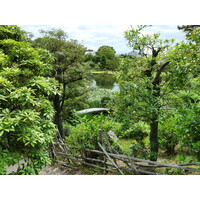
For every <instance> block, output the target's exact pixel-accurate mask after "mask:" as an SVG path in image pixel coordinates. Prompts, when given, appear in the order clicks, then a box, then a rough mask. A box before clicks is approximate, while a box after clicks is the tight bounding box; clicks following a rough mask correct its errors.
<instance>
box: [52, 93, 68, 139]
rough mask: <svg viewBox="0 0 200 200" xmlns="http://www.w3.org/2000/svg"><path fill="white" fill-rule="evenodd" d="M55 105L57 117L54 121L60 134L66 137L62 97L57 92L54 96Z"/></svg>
mask: <svg viewBox="0 0 200 200" xmlns="http://www.w3.org/2000/svg"><path fill="white" fill-rule="evenodd" d="M53 105H54V109H55V119H54V122H55V124H56V126H57V128H58V131H59V134H60V136H61V137H62V138H64V137H65V134H64V131H63V124H62V117H61V111H62V110H61V106H60V97H59V95H58V94H56V95H55V96H54V98H53Z"/></svg>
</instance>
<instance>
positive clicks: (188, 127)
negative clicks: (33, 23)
mask: <svg viewBox="0 0 200 200" xmlns="http://www.w3.org/2000/svg"><path fill="white" fill-rule="evenodd" d="M146 27H147V26H138V27H137V28H133V27H131V29H130V30H128V31H125V38H126V40H127V42H128V45H129V46H130V47H131V48H132V50H133V52H134V55H132V56H131V55H121V56H116V55H115V53H116V52H115V50H114V48H113V47H110V46H102V47H100V48H99V49H98V51H97V52H96V54H95V55H92V54H86V48H85V47H84V46H83V45H81V44H79V43H78V41H76V40H71V39H68V37H67V34H66V33H65V32H64V31H63V30H61V29H58V30H56V29H52V30H47V31H46V30H41V31H40V32H41V34H42V37H40V38H36V39H35V40H33V39H30V37H29V36H30V33H26V32H25V31H23V30H21V29H20V28H19V27H18V26H7V25H3V26H0V174H6V167H8V166H11V165H13V164H16V163H19V161H21V160H24V161H25V164H24V165H19V168H18V171H17V172H16V173H17V174H38V173H39V171H40V170H41V168H42V166H44V165H48V164H49V163H50V162H51V145H52V144H53V142H54V140H55V138H56V137H59V138H62V139H63V140H64V141H65V142H66V143H67V144H69V145H71V146H72V147H73V146H74V147H76V149H77V150H78V151H81V152H82V153H83V152H84V149H85V148H95V149H98V145H97V142H98V130H99V129H102V130H104V131H105V132H108V131H109V130H112V131H114V132H115V134H116V135H117V136H118V138H119V139H120V141H121V146H120V144H115V143H113V144H112V145H113V146H114V147H115V148H116V149H117V150H118V151H120V152H121V153H123V151H125V152H126V153H128V154H130V155H132V156H135V157H141V158H145V159H150V160H152V161H156V160H158V159H160V158H162V156H164V155H167V156H177V157H178V158H179V159H180V160H182V161H184V159H187V156H190V158H191V159H190V160H189V161H200V119H199V114H200V91H199V87H200V77H199V72H200V59H199V58H200V48H199V47H200V39H199V38H200V29H199V26H198V25H195V26H193V27H190V26H180V27H179V29H181V30H182V31H185V32H186V39H185V40H184V41H182V42H179V43H175V40H174V39H171V40H169V39H160V34H158V33H155V34H144V30H145V28H146ZM108 70H109V73H108V72H107V74H104V72H103V71H108ZM98 73H100V76H99V74H98ZM107 76H108V77H107ZM91 79H94V80H96V84H97V85H98V86H99V87H101V88H99V87H93V86H91ZM116 82H117V84H118V87H119V89H118V90H112V88H113V84H114V83H116ZM91 107H110V108H111V112H110V113H109V114H107V115H99V116H94V115H86V116H82V115H78V114H77V113H76V111H77V110H80V109H84V108H91ZM127 145H128V146H127ZM119 146H120V147H119Z"/></svg>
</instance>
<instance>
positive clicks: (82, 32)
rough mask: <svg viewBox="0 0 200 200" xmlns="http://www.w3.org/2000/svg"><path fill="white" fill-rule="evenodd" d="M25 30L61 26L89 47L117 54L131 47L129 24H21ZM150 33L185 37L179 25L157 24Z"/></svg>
mask: <svg viewBox="0 0 200 200" xmlns="http://www.w3.org/2000/svg"><path fill="white" fill-rule="evenodd" d="M20 27H21V28H22V29H23V30H25V31H29V32H32V33H33V34H34V36H35V38H36V37H39V36H40V34H39V31H38V30H39V29H52V28H61V29H63V30H64V31H66V32H67V33H68V37H69V38H70V39H76V40H78V41H79V43H81V44H83V45H84V46H85V47H87V48H88V49H93V50H94V51H97V49H98V48H99V47H100V46H102V45H108V46H112V47H114V49H115V51H116V52H117V54H121V53H128V52H130V51H131V49H130V48H129V47H128V46H127V41H126V40H125V39H124V31H126V30H128V29H129V28H130V26H129V25H66V26H64V25H60V26H58V25H55V26H54V25H46V26H45V25H44V26H43V25H21V26H20ZM147 32H149V33H157V32H160V34H161V37H162V38H168V39H170V38H175V39H176V40H177V41H180V40H183V39H184V34H183V33H182V32H181V31H180V30H178V29H177V25H155V26H152V27H150V28H148V29H147Z"/></svg>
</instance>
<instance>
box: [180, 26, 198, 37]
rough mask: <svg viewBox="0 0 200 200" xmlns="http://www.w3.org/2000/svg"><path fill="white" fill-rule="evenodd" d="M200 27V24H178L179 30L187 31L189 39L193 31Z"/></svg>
mask: <svg viewBox="0 0 200 200" xmlns="http://www.w3.org/2000/svg"><path fill="white" fill-rule="evenodd" d="M198 28H200V25H182V26H178V29H179V30H183V31H184V32H185V33H186V37H187V38H188V39H189V38H190V35H191V34H192V32H193V31H194V30H196V29H198Z"/></svg>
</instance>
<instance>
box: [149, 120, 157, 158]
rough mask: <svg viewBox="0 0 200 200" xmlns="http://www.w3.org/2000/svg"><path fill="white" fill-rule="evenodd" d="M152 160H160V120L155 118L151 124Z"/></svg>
mask: <svg viewBox="0 0 200 200" xmlns="http://www.w3.org/2000/svg"><path fill="white" fill-rule="evenodd" d="M150 127H151V131H150V147H151V155H150V160H151V161H156V160H157V158H158V118H154V119H153V120H152V122H151V124H150Z"/></svg>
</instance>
